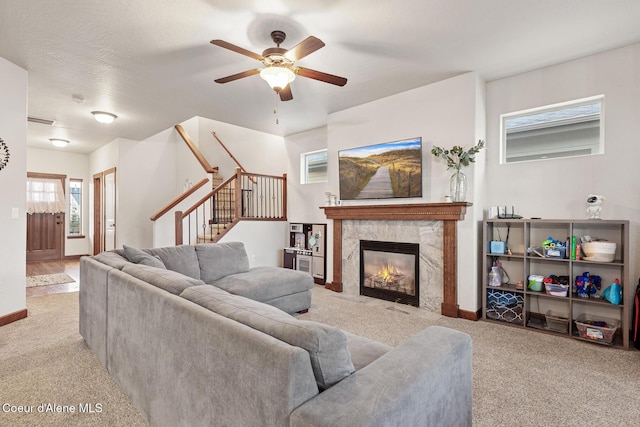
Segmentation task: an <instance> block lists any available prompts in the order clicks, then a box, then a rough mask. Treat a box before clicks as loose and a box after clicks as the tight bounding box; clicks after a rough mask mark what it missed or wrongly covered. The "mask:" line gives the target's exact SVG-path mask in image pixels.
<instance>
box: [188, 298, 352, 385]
mask: <svg viewBox="0 0 640 427" xmlns="http://www.w3.org/2000/svg"><path fill="white" fill-rule="evenodd" d="M180 296H181V297H183V298H186V299H188V300H189V301H192V302H194V303H196V304H198V305H200V306H202V307H204V308H206V309H208V310H211V311H213V312H214V313H217V314H220V315H222V316H225V317H227V318H229V319H232V320H235V321H237V322H240V323H242V324H244V325H247V326H249V327H251V328H253V329H256V330H258V331H261V332H263V333H265V334H268V335H271V336H272V337H274V338H277V339H279V340H280V341H284V342H286V343H288V344H290V345H293V346H296V347H300V348H303V349H304V350H306V351H307V352H308V353H309V356H310V358H311V367H312V368H313V374H314V376H315V378H316V383H317V384H318V388H319V389H320V390H324V389H327V388H329V387H331V386H332V385H333V384H335V383H337V382H339V381H341V380H342V379H343V378H345V377H347V376H349V375H350V374H352V373H353V372H354V367H353V363H352V362H351V355H350V354H349V351H348V349H347V338H346V336H345V334H344V333H343V332H342V331H341V330H339V329H337V328H334V327H331V326H328V325H323V324H322V323H316V322H312V321H307V320H298V319H296V318H295V317H293V316H291V315H289V314H287V313H285V312H284V311H282V310H279V309H277V308H275V307H272V306H270V305H267V304H263V303H260V302H257V301H253V300H250V299H248V298H244V297H241V296H238V295H232V294H229V293H227V292H225V291H223V290H221V289H218V288H216V287H215V286H211V285H204V286H193V287H190V288H187V289H185V290H184V291H183V292H182V293H181V294H180Z"/></svg>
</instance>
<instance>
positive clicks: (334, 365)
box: [80, 242, 472, 427]
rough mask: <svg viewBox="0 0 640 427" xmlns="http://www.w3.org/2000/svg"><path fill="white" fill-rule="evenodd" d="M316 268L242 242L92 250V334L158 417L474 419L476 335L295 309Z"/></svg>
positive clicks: (415, 422)
mask: <svg viewBox="0 0 640 427" xmlns="http://www.w3.org/2000/svg"><path fill="white" fill-rule="evenodd" d="M301 275H302V276H301ZM310 279H311V277H310V276H308V275H306V274H305V273H300V272H296V271H293V270H286V269H281V268H277V267H258V268H249V264H248V260H247V256H246V252H245V250H244V246H243V245H242V243H238V242H233V243H218V244H207V245H194V246H177V247H173V248H160V249H146V250H139V249H133V248H128V247H125V248H124V250H120V251H113V252H105V253H102V254H99V255H96V256H93V257H83V258H82V259H81V263H80V333H81V335H82V336H83V338H84V339H85V341H86V343H87V345H88V346H89V348H91V350H93V351H94V352H95V353H96V354H97V355H98V357H99V359H100V360H101V362H102V364H103V365H104V366H105V368H106V369H107V370H108V372H109V373H110V375H111V376H112V377H113V378H114V379H115V380H116V381H117V382H118V384H119V385H120V387H121V388H122V390H123V391H124V392H125V393H126V394H127V395H128V396H129V397H130V398H131V400H132V402H133V404H134V405H135V406H136V407H137V408H138V409H139V410H140V412H141V413H142V414H143V415H144V416H145V418H146V419H147V420H148V421H149V423H150V424H151V425H154V426H155V425H158V426H165V425H166V426H200V425H202V426H300V427H302V426H305V427H306V426H470V425H471V353H472V351H471V339H470V337H469V336H468V335H466V334H463V333H461V332H458V331H454V330H451V329H447V328H442V327H430V328H427V329H425V330H424V331H422V332H421V333H419V334H417V335H415V336H413V337H412V338H410V339H409V340H408V341H406V342H405V343H403V344H402V345H400V346H398V347H396V348H392V347H389V346H387V345H384V344H381V343H378V342H375V341H371V340H369V339H366V338H364V337H360V336H356V335H353V334H350V333H348V332H346V331H341V330H339V329H337V328H333V327H330V326H328V325H324V324H320V323H316V322H311V321H305V320H300V319H297V318H296V317H294V316H292V315H291V314H289V313H295V312H298V311H301V310H305V309H307V308H309V307H310V298H311V294H310V292H311V291H310V289H311V287H312V286H313V284H312V281H311V282H309V280H310Z"/></svg>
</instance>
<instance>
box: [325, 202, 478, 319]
mask: <svg viewBox="0 0 640 427" xmlns="http://www.w3.org/2000/svg"><path fill="white" fill-rule="evenodd" d="M471 205H472V204H471V203H466V202H463V203H420V204H394V205H358V206H322V207H321V209H323V210H324V213H325V215H326V216H327V218H328V219H331V220H333V281H332V282H331V283H329V282H327V284H326V285H325V286H326V287H327V288H328V289H331V290H333V291H336V292H342V221H343V220H380V221H385V220H386V221H388V220H402V221H411V220H415V221H418V220H427V221H442V222H443V234H444V236H443V247H442V250H443V268H442V273H443V274H442V275H443V278H442V286H443V302H442V308H441V313H442V314H443V315H445V316H448V317H458V304H457V288H458V274H457V263H458V258H457V227H456V221H460V220H462V219H464V215H465V213H466V211H467V206H471Z"/></svg>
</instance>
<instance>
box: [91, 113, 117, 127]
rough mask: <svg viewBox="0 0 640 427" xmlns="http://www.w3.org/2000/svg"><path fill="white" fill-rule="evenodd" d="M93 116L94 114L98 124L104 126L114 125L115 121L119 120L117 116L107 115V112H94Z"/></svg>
mask: <svg viewBox="0 0 640 427" xmlns="http://www.w3.org/2000/svg"><path fill="white" fill-rule="evenodd" d="M91 114H93V118H94V119H96V121H97V122H98V123H103V124H109V123H113V121H114V120H115V119H117V118H118V116H116V115H115V114H113V113H107V112H106V111H92V112H91Z"/></svg>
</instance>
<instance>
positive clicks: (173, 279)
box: [122, 264, 204, 295]
mask: <svg viewBox="0 0 640 427" xmlns="http://www.w3.org/2000/svg"><path fill="white" fill-rule="evenodd" d="M122 271H123V272H125V273H127V274H130V275H131V276H133V277H135V278H137V279H140V280H143V281H145V282H147V283H149V284H151V285H154V286H157V287H158V288H161V289H164V290H165V291H167V292H170V293H172V294H174V295H180V293H181V292H182V291H184V290H185V289H187V288H188V287H191V286H198V285H204V282H203V281H202V280H198V279H194V278H191V277H189V276H185V275H184V274H180V273H178V272H175V271H173V270H167V269H164V268H158V267H151V266H148V265H144V264H129V265H126V266H125V267H124V268H123V269H122Z"/></svg>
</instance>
